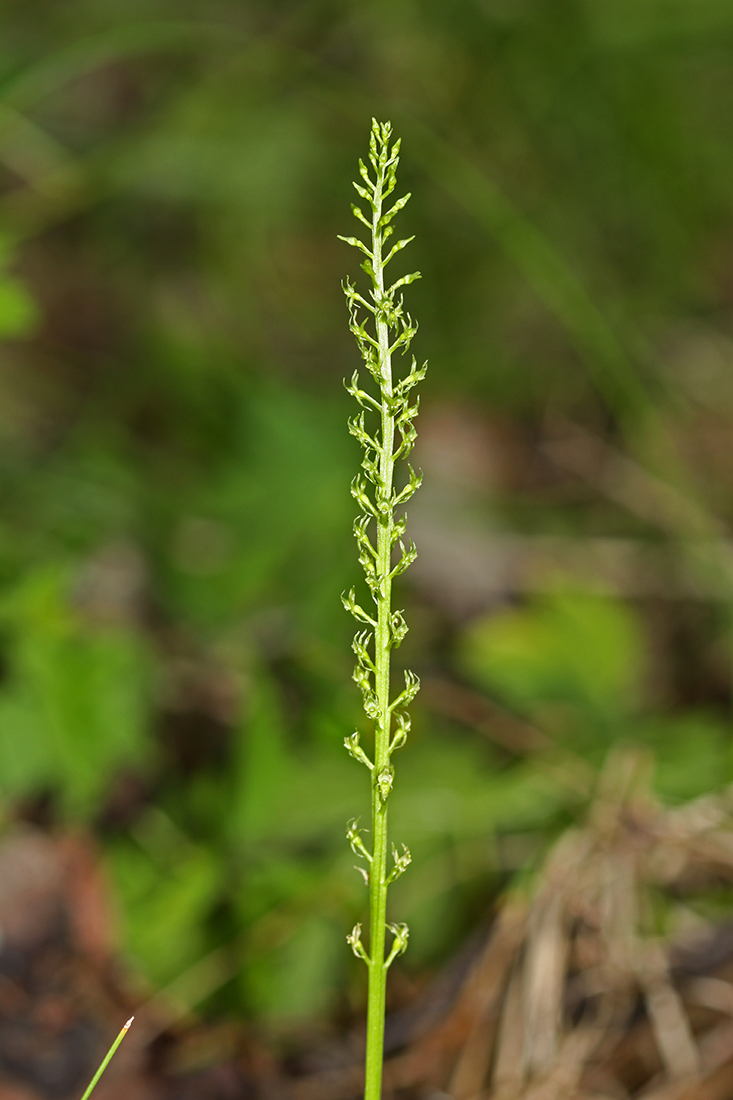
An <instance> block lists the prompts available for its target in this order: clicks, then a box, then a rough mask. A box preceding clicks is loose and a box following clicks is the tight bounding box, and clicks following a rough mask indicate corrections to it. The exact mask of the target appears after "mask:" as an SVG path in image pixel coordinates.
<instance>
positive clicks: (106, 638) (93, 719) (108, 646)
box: [0, 568, 150, 817]
mask: <svg viewBox="0 0 733 1100" xmlns="http://www.w3.org/2000/svg"><path fill="white" fill-rule="evenodd" d="M70 590H71V577H70V574H69V572H68V571H67V570H64V569H59V568H45V569H39V570H37V571H36V572H31V573H29V574H28V575H27V576H26V577H25V579H24V580H23V582H22V583H21V584H19V585H18V586H17V587H16V588H15V589H13V590H11V591H9V592H8V593H6V595H5V598H4V600H3V601H2V603H1V604H0V629H1V630H2V631H3V633H4V634H5V642H6V644H5V660H6V675H5V679H4V681H3V683H2V685H0V790H2V792H3V793H4V794H5V795H6V796H11V797H17V796H25V795H29V794H33V793H35V792H36V791H38V790H39V789H49V790H51V791H54V792H58V793H60V794H61V797H62V802H63V805H64V808H65V810H66V811H67V812H68V813H69V814H71V815H72V817H76V816H79V815H81V816H88V815H91V814H93V813H94V812H95V811H96V810H97V809H98V807H99V802H100V800H101V799H102V798H103V797H104V795H105V794H106V793H107V792H108V788H109V785H110V783H111V781H112V779H113V778H114V777H115V776H116V775H117V774H118V772H119V769H120V768H121V767H124V766H129V765H131V764H133V763H141V762H142V761H144V759H145V757H146V753H147V746H146V737H145V735H146V727H147V724H148V723H147V714H148V708H149V705H150V690H149V687H150V685H149V656H148V647H147V645H146V643H145V641H144V639H143V637H142V636H141V635H140V634H139V632H137V631H135V630H132V629H131V628H129V627H123V626H121V625H119V624H118V625H112V624H109V623H106V624H101V623H93V622H91V621H88V620H87V619H85V617H84V616H83V614H82V613H81V612H80V611H79V610H78V609H76V608H74V606H73V604H72V602H71V599H70Z"/></svg>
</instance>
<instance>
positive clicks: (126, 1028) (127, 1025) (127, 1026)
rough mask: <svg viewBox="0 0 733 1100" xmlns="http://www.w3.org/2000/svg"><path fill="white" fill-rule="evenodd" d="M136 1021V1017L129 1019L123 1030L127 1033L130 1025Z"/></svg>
mask: <svg viewBox="0 0 733 1100" xmlns="http://www.w3.org/2000/svg"><path fill="white" fill-rule="evenodd" d="M134 1019H135V1017H134V1016H131V1017H130V1019H129V1020H128V1021H127V1023H126V1024H125V1026H124V1027H123V1029H122V1030H123V1031H127V1030H128V1028H129V1026H130V1024H131V1023H132V1021H133V1020H134Z"/></svg>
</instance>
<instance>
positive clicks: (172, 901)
mask: <svg viewBox="0 0 733 1100" xmlns="http://www.w3.org/2000/svg"><path fill="white" fill-rule="evenodd" d="M0 30H1V31H2V33H1V34H0V241H1V242H2V245H1V247H0V268H1V270H0V336H2V338H3V340H4V343H3V347H2V354H1V355H0V474H1V476H2V508H1V509H0V536H1V537H0V582H1V585H2V587H1V589H0V643H1V649H0V656H1V657H2V683H1V684H0V790H1V791H2V795H3V804H4V805H3V809H4V813H5V815H6V816H12V815H13V814H16V813H21V814H24V815H26V816H30V817H32V818H33V817H35V818H39V817H40V818H43V819H48V818H49V817H50V818H51V820H53V821H61V822H64V821H66V822H71V823H73V822H75V821H78V820H83V821H85V822H86V823H88V824H89V825H90V826H92V827H94V828H95V829H96V830H97V832H98V835H99V837H100V843H101V844H102V846H103V850H104V853H105V859H106V860H107V862H108V866H109V870H110V878H111V880H112V881H113V882H114V884H115V889H116V891H117V894H118V899H119V911H120V935H121V937H122V942H123V945H124V950H125V951H126V952H127V953H128V955H129V957H130V959H131V960H132V963H133V965H134V966H136V967H137V968H139V969H140V970H142V972H143V973H145V974H147V975H148V977H149V979H150V981H151V982H152V983H154V984H155V985H156V986H165V987H167V988H168V993H169V996H170V997H171V998H173V999H174V1000H176V1002H177V1003H180V1005H181V1006H182V1008H186V1007H188V1006H197V1007H198V1006H202V1005H203V1006H204V1007H206V1008H207V1009H208V1010H209V1011H211V1012H215V1011H224V1010H233V1011H237V1012H246V1013H249V1014H251V1015H260V1016H262V1017H264V1018H266V1019H268V1020H269V1021H270V1022H274V1021H279V1022H280V1023H283V1024H286V1023H290V1022H292V1021H293V1020H298V1019H303V1018H307V1017H308V1016H310V1015H312V1014H313V1013H316V1012H327V1011H331V1010H333V1009H334V1007H336V1006H337V1005H338V1003H339V998H341V999H342V1000H344V1003H346V1002H348V1004H349V1005H350V1006H351V1007H352V1008H358V1006H359V1005H360V1003H361V998H362V996H363V989H362V988H361V986H360V985H359V982H360V981H361V978H360V977H359V972H358V969H357V968H356V967H355V966H354V965H353V960H351V959H350V957H349V954H348V952H347V950H346V947H345V944H344V943H343V935H344V933H345V931H346V930H347V929H348V928H350V927H351V926H352V925H353V923H354V921H355V920H357V919H359V918H360V916H361V915H362V910H363V906H364V899H365V895H364V891H363V886H362V885H361V883H360V879H359V877H358V876H357V875H356V873H355V872H354V871H353V870H352V869H351V864H352V862H353V861H352V860H351V859H350V857H349V856H348V854H345V852H344V843H343V836H342V829H343V821H344V820H345V818H346V817H349V816H351V815H352V814H353V813H354V812H355V809H356V808H357V807H358V806H359V805H360V799H362V797H363V792H362V791H361V784H360V783H359V782H358V776H355V775H354V769H353V768H352V767H351V766H350V764H349V761H348V758H347V757H346V755H345V753H344V752H343V749H342V747H341V746H342V741H343V737H344V735H345V733H348V732H350V730H351V729H353V724H354V723H355V722H357V721H358V699H357V697H356V692H355V690H354V689H353V685H352V684H351V683H350V679H349V677H350V672H351V654H350V650H349V637H350V635H349V630H350V628H349V622H348V619H347V617H346V616H345V615H344V613H343V611H342V608H341V605H340V601H339V594H340V592H341V591H342V590H343V589H345V588H347V587H348V585H349V584H350V583H351V578H352V577H353V573H354V547H353V544H352V539H351V534H350V528H351V501H350V498H349V494H348V484H349V481H350V478H351V476H352V474H353V472H354V470H355V468H356V464H357V462H358V454H357V449H356V447H355V446H354V445H353V444H352V441H350V440H349V439H348V436H347V432H346V428H345V418H346V416H347V414H348V404H349V403H348V399H347V397H346V395H345V394H344V393H343V390H342V378H343V377H344V376H350V374H351V372H352V370H353V368H354V366H355V365H356V364H355V360H354V352H353V349H352V347H351V343H350V338H349V333H348V330H347V327H346V323H345V317H344V313H343V305H342V299H341V292H340V288H339V281H340V279H341V278H342V276H343V275H344V273H345V272H346V271H347V270H348V269H349V268H348V265H349V261H350V256H348V255H346V250H345V249H344V247H343V245H341V244H340V243H339V242H338V241H337V240H336V234H337V233H338V232H342V231H343V224H344V217H345V216H347V215H348V203H349V201H350V190H351V184H350V179H351V174H352V166H353V164H354V161H355V158H356V156H358V154H359V152H360V150H361V149H362V147H363V143H364V140H365V137H366V134H367V131H368V125H369V120H370V118H371V116H372V115H376V116H377V117H379V118H390V119H391V120H392V122H393V124H394V127H395V132H396V133H397V134H399V135H400V136H401V137H402V139H403V159H402V164H401V168H400V171H401V173H402V179H403V182H404V185H405V187H406V188H407V189H409V190H411V191H412V192H413V198H412V201H411V203H410V207H409V223H410V224H409V232H410V233H413V232H414V233H415V235H416V241H415V244H414V245H413V246H412V247H413V261H412V262H413V263H415V266H418V267H419V268H420V269H421V270H422V273H423V279H422V280H421V282H419V283H417V284H415V286H414V287H413V288H411V289H412V290H413V292H414V293H413V295H412V298H411V304H412V305H414V311H415V314H416V315H417V316H419V317H420V318H422V319H423V322H422V328H421V330H420V333H419V335H418V337H417V343H416V345H415V347H416V350H417V352H418V354H420V355H421V356H423V357H426V356H428V355H429V357H430V361H431V369H432V374H431V376H430V377H429V379H428V380H427V384H426V391H425V398H424V405H423V412H422V413H421V419H420V420H419V421H418V429H419V433H420V441H419V449H420V453H419V455H418V461H419V462H421V463H422V464H423V465H424V467H425V472H426V480H425V489H424V491H423V493H422V494H421V500H420V501H419V503H416V505H415V508H414V509H412V510H411V527H412V528H413V529H414V531H415V535H416V539H417V541H418V549H419V551H420V554H421V557H420V558H419V559H418V562H417V563H416V566H415V569H414V570H413V571H411V574H410V580H409V585H408V582H407V581H406V582H405V583H404V586H403V588H402V591H403V592H404V595H405V601H407V602H409V605H410V607H409V615H408V617H409V621H410V623H411V624H412V631H411V633H410V635H409V636H408V638H407V640H406V642H405V644H404V646H403V649H404V651H405V652H404V661H405V663H406V664H407V665H409V666H410V667H413V668H416V670H417V671H418V672H420V674H421V676H422V679H423V682H424V684H425V686H426V690H425V692H424V695H423V701H422V703H421V709H420V710H419V712H418V713H417V714H416V719H415V723H414V728H415V737H414V742H413V745H412V746H411V749H410V752H409V753H408V754H406V755H405V757H404V762H403V763H402V764H401V787H400V796H399V798H395V801H394V813H393V827H394V830H395V834H396V835H399V836H400V837H401V838H403V839H404V840H405V841H406V842H407V843H408V844H409V846H410V848H411V850H412V853H413V858H414V862H413V866H412V868H411V872H410V874H409V875H406V876H404V878H403V880H401V881H400V883H399V884H397V885H396V886H395V891H394V894H395V897H394V902H395V908H396V910H398V911H399V913H400V916H401V917H402V916H403V915H404V918H405V919H406V920H408V922H409V924H410V927H411V930H412V940H411V949H410V953H409V955H408V956H406V957H405V959H404V960H402V961H401V965H403V966H404V967H406V968H411V969H412V970H413V971H419V970H420V969H421V968H423V967H424V966H426V965H431V966H434V965H437V964H438V963H439V962H440V960H441V959H442V958H445V957H446V955H448V954H449V953H450V952H451V951H452V950H454V949H455V947H456V945H457V943H458V942H459V941H460V938H461V937H462V936H463V935H464V934H465V933H466V931H467V930H468V929H469V928H470V927H471V926H472V924H473V922H474V921H475V920H476V919H484V918H485V915H486V913H487V912H488V910H489V908H490V906H491V904H492V901H493V899H494V898H495V897H496V895H497V893H498V891H499V890H500V889H501V888H502V886H503V885H504V884H505V883H506V882H507V881H508V880H509V879H510V878H511V876H512V875H513V874H514V873H515V872H516V871H517V870H520V869H522V868H523V867H525V866H531V865H532V862H533V861H534V860H535V859H536V858H537V857H538V855H539V853H541V852H542V851H543V850H544V848H545V846H546V845H547V843H548V842H549V840H550V839H551V837H552V836H553V835H554V834H555V833H556V832H557V830H558V829H559V828H560V827H561V826H562V825H563V824H564V823H565V822H567V821H568V820H570V819H571V818H572V816H573V815H574V814H575V813H577V812H578V811H579V810H581V809H582V806H583V805H584V799H585V797H586V793H584V792H586V791H587V786H586V787H584V785H583V784H584V782H586V780H587V776H588V774H591V775H592V773H593V769H595V768H596V766H597V765H598V764H599V763H600V762H601V760H602V758H603V755H604V753H605V752H606V751H607V749H608V747H609V746H610V745H611V744H612V743H613V742H614V741H616V740H618V739H619V738H622V739H636V740H642V741H643V742H645V743H646V744H648V745H650V746H651V747H652V748H653V749H654V751H655V753H656V756H657V761H658V764H657V776H658V785H659V788H660V791H661V792H662V794H663V795H664V796H665V797H667V798H669V799H673V800H674V799H679V798H683V797H688V796H690V795H692V794H695V793H697V792H700V791H702V790H705V789H707V788H708V787H710V786H712V785H716V784H720V783H723V782H726V781H728V780H729V779H731V778H732V776H731V771H732V769H733V760H732V759H731V746H730V736H729V731H728V725H729V713H728V712H729V705H730V668H729V664H730V617H729V611H728V608H729V606H730V601H731V592H733V578H732V576H731V567H730V554H729V547H728V543H727V541H726V540H727V527H728V525H729V524H730V522H731V518H732V517H733V479H732V478H731V471H732V470H733V447H732V446H731V442H730V441H731V439H732V438H733V435H732V434H731V427H732V425H731V420H732V419H733V381H732V380H733V279H731V272H732V271H733V188H732V185H731V181H732V180H733V113H732V112H731V110H730V109H729V106H728V104H729V101H730V98H731V96H730V93H731V87H730V84H731V72H732V71H733V69H732V68H731V51H733V10H732V9H731V6H730V5H729V4H725V3H722V2H719V0H672V2H670V0H666V2H665V3H662V2H661V0H659V2H657V0H633V2H631V0H629V2H628V3H627V2H624V3H620V2H617V3H611V4H609V3H604V2H602V0H458V2H456V3H452V4H445V3H440V2H438V0H416V2H414V3H410V4H391V5H385V4H383V3H377V2H375V0H365V2H363V3H361V4H359V5H353V4H347V3H344V2H339V0H331V2H327V0H308V2H305V3H285V2H282V3H272V2H268V3H264V2H263V0H217V2H216V3H214V2H212V3H209V4H206V5H202V4H199V3H191V2H186V0H184V2H182V0H175V2H173V0H148V2H146V3H145V4H142V3H139V2H137V0H126V2H125V3H120V2H118V0H97V2H95V3H94V4H88V3H82V2H80V0H65V2H64V3H63V4H59V3H53V2H52V0H41V2H40V3H36V4H33V5H28V4H20V3H18V2H12V3H8V4H6V5H5V6H4V7H3V10H2V13H1V14H0ZM395 262H396V263H397V262H398V261H395ZM418 345H419V347H418ZM400 653H402V650H401V651H400ZM445 678H448V679H449V680H450V679H452V680H453V681H463V683H462V685H461V690H465V688H466V687H471V688H472V689H473V690H475V691H476V692H477V693H482V692H483V693H486V694H487V695H488V696H489V697H490V699H491V700H492V705H494V706H496V707H498V708H500V710H499V711H497V713H499V714H504V715H505V716H508V717H509V718H511V720H512V721H514V720H517V719H518V718H521V719H522V720H523V721H524V722H525V723H529V724H530V725H532V726H533V728H536V729H537V730H538V731H539V733H540V734H542V736H543V737H546V738H549V740H550V742H551V744H552V745H553V746H555V750H554V752H555V755H553V752H549V753H538V754H537V755H532V754H530V755H529V756H527V755H526V753H525V751H524V749H522V748H521V747H520V746H519V743H518V744H517V747H516V749H513V748H512V746H511V744H508V740H507V737H506V736H505V737H497V738H493V739H492V737H488V738H487V736H486V731H484V732H479V731H478V730H477V729H476V728H471V722H470V721H464V722H461V723H460V724H459V720H458V718H457V717H456V714H455V708H453V709H451V707H450V706H447V707H446V706H442V707H441V706H438V705H437V704H436V702H435V700H436V698H437V695H436V693H435V692H433V693H432V694H431V691H430V690H429V688H430V682H431V680H438V679H439V680H441V681H442V680H444V679H445ZM431 700H432V701H431ZM501 708H503V710H502V709H501ZM497 721H498V719H497ZM488 732H489V733H491V731H490V730H489V731H488ZM510 740H511V738H509V741H510ZM494 742H495V743H494ZM578 761H580V763H581V764H583V765H585V767H586V771H585V772H583V771H582V768H581V767H580V765H578ZM576 765H578V767H576ZM581 773H582V774H581ZM582 776H585V779H583V780H582V781H581V780H580V779H579V777H581V779H582ZM365 811H366V807H364V808H363V811H362V812H363V813H365Z"/></svg>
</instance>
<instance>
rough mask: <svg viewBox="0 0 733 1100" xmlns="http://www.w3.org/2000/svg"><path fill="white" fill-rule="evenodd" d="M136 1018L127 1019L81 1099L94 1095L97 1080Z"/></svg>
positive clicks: (87, 1098) (86, 1099)
mask: <svg viewBox="0 0 733 1100" xmlns="http://www.w3.org/2000/svg"><path fill="white" fill-rule="evenodd" d="M134 1019H135V1017H134V1016H131V1017H130V1019H129V1020H128V1021H127V1023H126V1024H125V1025H124V1027H123V1028H122V1030H121V1031H120V1033H119V1035H118V1036H117V1038H116V1039H115V1041H114V1043H113V1044H112V1046H111V1047H110V1048H109V1050H108V1051H107V1053H106V1055H105V1057H104V1061H103V1062H102V1064H101V1066H100V1067H99V1069H98V1070H97V1072H96V1073H95V1074H94V1076H93V1077H92V1079H91V1081H90V1082H89V1085H88V1086H87V1090H86V1092H85V1093H84V1095H83V1096H82V1098H81V1100H89V1097H90V1096H91V1095H92V1093H93V1092H94V1089H95V1088H96V1086H97V1082H98V1081H99V1078H100V1077H101V1076H102V1074H103V1073H104V1071H105V1070H106V1068H107V1066H108V1065H109V1064H110V1062H111V1061H112V1058H113V1057H114V1054H115V1051H116V1050H117V1047H118V1046H119V1045H120V1043H121V1042H122V1040H123V1039H124V1038H125V1036H126V1035H127V1032H128V1031H129V1030H130V1024H131V1023H132V1021H133V1020H134Z"/></svg>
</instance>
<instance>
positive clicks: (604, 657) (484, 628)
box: [461, 591, 645, 717]
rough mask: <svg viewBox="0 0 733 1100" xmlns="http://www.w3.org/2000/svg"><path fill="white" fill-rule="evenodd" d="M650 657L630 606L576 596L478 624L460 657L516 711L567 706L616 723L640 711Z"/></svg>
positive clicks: (553, 598)
mask: <svg viewBox="0 0 733 1100" xmlns="http://www.w3.org/2000/svg"><path fill="white" fill-rule="evenodd" d="M644 655H645V654H644V642H643V637H642V633H641V628H640V625H639V622H638V619H637V618H636V616H635V615H634V613H633V612H632V611H631V610H630V608H629V607H628V606H627V605H626V604H625V603H623V602H622V601H620V600H618V599H613V598H611V597H603V596H595V595H587V594H584V593H579V592H574V591H558V592H555V593H554V594H552V595H549V596H547V597H545V598H542V599H539V598H538V599H537V600H535V601H533V602H531V603H529V604H528V605H527V606H525V607H521V608H517V609H511V610H507V611H503V612H499V613H497V614H492V615H489V616H487V617H485V618H482V619H479V620H478V621H477V622H475V623H474V624H473V625H472V626H471V628H470V629H469V631H468V632H467V634H466V636H465V638H464V640H463V645H462V650H461V657H462V660H463V662H464V664H465V667H466V668H467V670H469V671H470V673H471V674H472V675H473V676H474V677H475V679H476V680H477V681H478V682H480V683H482V684H484V685H485V686H486V687H488V688H489V689H490V690H491V691H493V692H496V694H497V695H499V696H500V697H501V698H503V699H505V700H506V701H507V702H509V703H511V704H512V705H514V706H518V707H520V708H522V709H526V710H532V709H533V707H535V706H536V705H538V704H540V703H542V702H567V703H574V704H578V705H580V706H582V707H583V708H586V709H588V710H590V711H591V712H594V713H595V714H598V715H600V714H605V715H607V716H609V715H611V716H616V717H621V716H623V715H625V714H629V713H630V712H632V711H633V709H634V707H635V706H636V705H637V702H638V699H639V691H640V686H641V677H642V674H643V668H644Z"/></svg>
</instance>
